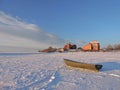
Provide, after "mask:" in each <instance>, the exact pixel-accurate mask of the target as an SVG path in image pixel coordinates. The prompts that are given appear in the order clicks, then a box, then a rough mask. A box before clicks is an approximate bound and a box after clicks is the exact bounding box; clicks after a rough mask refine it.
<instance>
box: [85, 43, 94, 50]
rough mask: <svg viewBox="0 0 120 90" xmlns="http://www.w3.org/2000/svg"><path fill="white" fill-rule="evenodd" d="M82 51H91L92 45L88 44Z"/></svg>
mask: <svg viewBox="0 0 120 90" xmlns="http://www.w3.org/2000/svg"><path fill="white" fill-rule="evenodd" d="M83 50H85V51H90V50H92V44H91V43H89V44H87V45H85V46H83Z"/></svg>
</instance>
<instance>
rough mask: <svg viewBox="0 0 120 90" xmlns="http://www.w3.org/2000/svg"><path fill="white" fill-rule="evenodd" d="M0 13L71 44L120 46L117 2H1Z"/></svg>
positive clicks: (117, 0) (59, 0) (57, 0)
mask: <svg viewBox="0 0 120 90" xmlns="http://www.w3.org/2000/svg"><path fill="white" fill-rule="evenodd" d="M0 11H1V12H3V13H4V14H6V15H8V16H10V17H13V18H15V19H16V20H19V21H21V22H26V23H29V24H33V25H35V26H37V27H39V28H40V29H41V30H43V31H45V32H47V33H50V34H53V35H56V36H57V37H59V38H61V39H64V40H65V41H69V42H73V43H81V42H82V43H83V44H85V43H88V42H90V41H92V40H98V41H99V42H100V43H101V45H102V46H105V45H108V44H116V43H120V39H119V37H120V23H119V21H120V1H119V0H0Z"/></svg>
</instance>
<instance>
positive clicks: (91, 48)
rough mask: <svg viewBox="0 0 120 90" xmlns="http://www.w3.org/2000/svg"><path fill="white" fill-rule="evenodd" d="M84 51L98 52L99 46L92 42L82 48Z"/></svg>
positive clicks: (96, 42)
mask: <svg viewBox="0 0 120 90" xmlns="http://www.w3.org/2000/svg"><path fill="white" fill-rule="evenodd" d="M83 50H84V51H99V50H100V44H99V42H98V41H96V40H95V41H92V42H89V43H88V44H86V45H85V46H83Z"/></svg>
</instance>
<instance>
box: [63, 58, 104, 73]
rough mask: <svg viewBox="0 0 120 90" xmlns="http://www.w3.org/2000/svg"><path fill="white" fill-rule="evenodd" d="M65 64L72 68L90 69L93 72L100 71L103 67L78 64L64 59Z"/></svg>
mask: <svg viewBox="0 0 120 90" xmlns="http://www.w3.org/2000/svg"><path fill="white" fill-rule="evenodd" d="M64 62H65V64H66V65H67V66H70V67H74V68H81V69H88V70H92V71H99V70H100V69H101V68H102V67H103V66H102V65H100V64H88V63H82V62H77V61H73V60H69V59H64Z"/></svg>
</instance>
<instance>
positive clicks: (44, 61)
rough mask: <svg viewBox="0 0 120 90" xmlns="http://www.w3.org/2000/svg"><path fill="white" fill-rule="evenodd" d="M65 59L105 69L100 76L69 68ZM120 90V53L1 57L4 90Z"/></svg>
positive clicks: (0, 85)
mask: <svg viewBox="0 0 120 90" xmlns="http://www.w3.org/2000/svg"><path fill="white" fill-rule="evenodd" d="M63 58H68V59H72V60H75V61H80V62H86V63H96V64H102V65H103V68H102V69H101V71H100V72H91V71H86V70H79V69H74V68H69V67H67V66H66V65H65V64H64V60H63ZM119 89H120V52H69V53H1V54H0V90H119Z"/></svg>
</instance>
